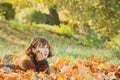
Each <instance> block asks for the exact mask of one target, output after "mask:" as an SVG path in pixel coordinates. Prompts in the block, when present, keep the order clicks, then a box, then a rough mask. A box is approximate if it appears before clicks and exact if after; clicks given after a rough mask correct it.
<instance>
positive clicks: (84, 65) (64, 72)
mask: <svg viewBox="0 0 120 80" xmlns="http://www.w3.org/2000/svg"><path fill="white" fill-rule="evenodd" d="M50 72H51V74H50V75H46V74H45V72H40V73H36V72H33V71H31V70H29V71H27V72H23V71H20V70H16V71H14V70H12V69H10V68H6V67H3V68H1V69H0V80H119V79H120V65H115V64H113V63H110V62H109V61H102V60H101V59H100V58H98V57H94V58H92V59H91V60H89V61H85V60H79V59H77V60H75V61H72V60H71V59H70V58H69V57H68V58H65V59H62V58H61V59H58V60H56V61H55V62H51V63H50Z"/></svg>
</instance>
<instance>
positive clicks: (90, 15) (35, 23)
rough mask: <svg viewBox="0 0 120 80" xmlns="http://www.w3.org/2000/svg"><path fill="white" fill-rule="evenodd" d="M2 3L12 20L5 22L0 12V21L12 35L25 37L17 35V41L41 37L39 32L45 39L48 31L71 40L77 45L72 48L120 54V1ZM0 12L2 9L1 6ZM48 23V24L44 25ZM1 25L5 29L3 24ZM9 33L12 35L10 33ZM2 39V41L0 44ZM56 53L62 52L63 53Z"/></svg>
mask: <svg viewBox="0 0 120 80" xmlns="http://www.w3.org/2000/svg"><path fill="white" fill-rule="evenodd" d="M5 2H6V3H10V4H11V5H12V9H14V10H15V18H14V19H13V18H12V20H8V19H6V18H5V17H6V16H3V15H2V14H3V12H0V15H1V16H0V21H1V23H4V22H7V23H5V24H9V25H8V26H9V28H10V29H12V30H14V31H15V32H18V33H22V35H24V36H25V37H24V38H21V35H18V36H19V37H20V38H21V39H20V40H22V39H23V40H25V39H26V36H29V37H33V36H36V35H40V34H39V32H40V33H41V34H45V36H46V35H49V34H48V33H47V32H50V34H51V35H57V36H59V37H64V38H65V40H66V39H71V40H70V41H74V42H75V44H77V45H75V46H84V47H88V48H96V49H110V50H112V49H114V50H115V51H114V52H113V53H115V56H116V55H118V54H120V51H119V49H120V39H119V36H120V34H119V33H120V0H0V3H5ZM51 7H52V8H55V9H56V11H57V13H58V14H59V19H60V24H59V25H55V24H53V23H54V22H53V21H52V20H51V19H53V18H51V15H50V12H49V8H51ZM0 10H3V9H2V7H0ZM5 13H7V11H5ZM48 15H49V18H48ZM9 17H11V15H10V16H9ZM52 17H53V16H52ZM47 22H49V23H50V24H47V25H46V23H47ZM51 24H52V25H51ZM39 25H42V26H39ZM50 25H51V26H50ZM0 26H1V28H0V29H1V30H4V29H5V26H6V25H5V26H3V25H2V24H0ZM38 27H39V28H38ZM7 28H8V27H7ZM42 29H43V30H44V31H43V32H41V30H42ZM6 32H7V31H6ZM8 33H10V35H11V34H12V32H9V31H8ZM32 34H34V35H32ZM14 35H16V34H14ZM47 37H48V36H47ZM55 37H56V36H55ZM27 38H28V37H27ZM64 38H63V39H64ZM3 40H4V39H3V38H1V42H2V41H3ZM58 41H59V40H58ZM56 42H57V41H56ZM22 43H23V44H24V43H25V42H24V41H22ZM60 44H62V43H60ZM66 45H69V44H67V43H66ZM56 51H57V50H56ZM58 51H59V53H62V50H58ZM63 52H64V51H63ZM117 57H119V56H117Z"/></svg>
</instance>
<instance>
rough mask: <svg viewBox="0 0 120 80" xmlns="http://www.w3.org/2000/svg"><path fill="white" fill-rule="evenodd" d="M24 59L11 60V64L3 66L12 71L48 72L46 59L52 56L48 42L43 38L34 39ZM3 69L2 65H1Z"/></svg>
mask: <svg viewBox="0 0 120 80" xmlns="http://www.w3.org/2000/svg"><path fill="white" fill-rule="evenodd" d="M25 53H26V55H25V57H24V58H22V59H19V58H17V59H16V60H13V61H12V62H11V64H6V65H4V66H6V67H9V68H12V69H18V68H19V69H21V70H23V71H27V70H34V71H36V72H46V74H50V72H49V64H48V61H47V58H49V57H51V56H52V53H51V48H50V44H49V42H48V40H47V39H46V38H44V37H35V38H33V40H32V41H31V43H30V45H29V46H28V48H27V50H26V52H25ZM1 66H2V67H3V65H2V64H1Z"/></svg>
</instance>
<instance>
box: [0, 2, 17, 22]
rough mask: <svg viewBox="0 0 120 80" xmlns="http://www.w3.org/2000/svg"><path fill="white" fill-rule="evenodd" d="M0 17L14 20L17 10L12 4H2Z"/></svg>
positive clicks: (0, 4)
mask: <svg viewBox="0 0 120 80" xmlns="http://www.w3.org/2000/svg"><path fill="white" fill-rule="evenodd" d="M0 15H3V16H4V17H5V19H7V20H9V19H13V18H14V17H15V9H14V8H13V6H12V4H10V3H0Z"/></svg>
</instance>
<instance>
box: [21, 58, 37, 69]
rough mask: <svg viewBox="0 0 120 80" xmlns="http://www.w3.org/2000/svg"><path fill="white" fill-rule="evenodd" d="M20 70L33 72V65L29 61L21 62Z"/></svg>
mask: <svg viewBox="0 0 120 80" xmlns="http://www.w3.org/2000/svg"><path fill="white" fill-rule="evenodd" d="M22 68H23V69H24V70H25V71H26V70H35V69H36V68H35V64H34V63H33V62H32V61H31V60H24V61H22Z"/></svg>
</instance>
